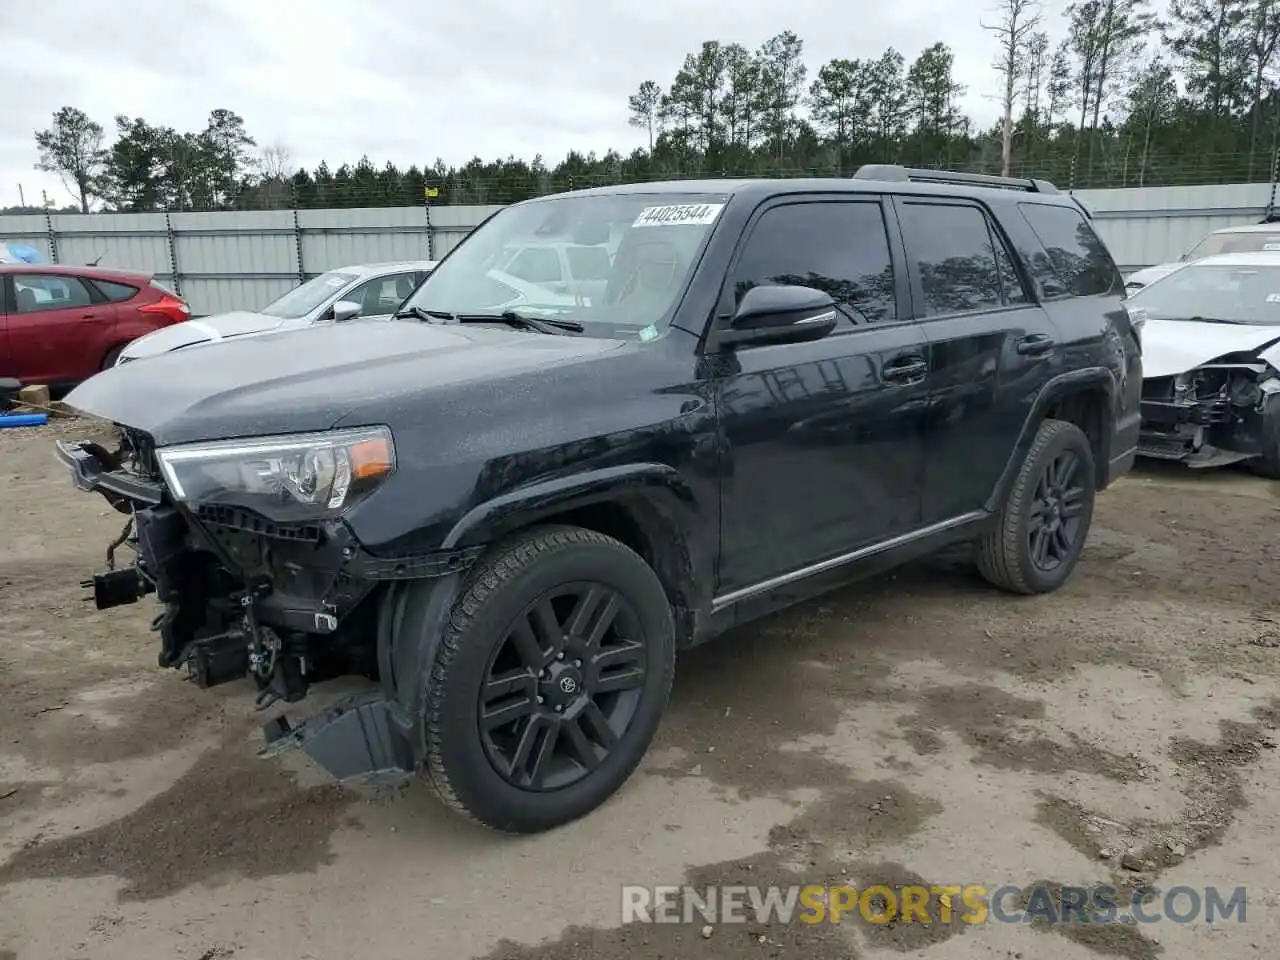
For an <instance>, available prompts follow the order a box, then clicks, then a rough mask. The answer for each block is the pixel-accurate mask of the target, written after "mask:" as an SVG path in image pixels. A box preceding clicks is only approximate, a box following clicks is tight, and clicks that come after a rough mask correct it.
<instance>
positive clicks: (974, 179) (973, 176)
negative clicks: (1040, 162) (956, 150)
mask: <svg viewBox="0 0 1280 960" xmlns="http://www.w3.org/2000/svg"><path fill="white" fill-rule="evenodd" d="M853 179H855V180H889V181H893V182H897V183H910V182H915V183H954V184H957V185H961V186H969V187H996V188H998V189H1001V190H1025V191H1027V192H1028V193H1058V192H1059V191H1058V188H1057V187H1055V186H1054V185H1053V184H1052V183H1050V182H1049V181H1048V180H1035V179H1031V178H1024V177H995V176H991V175H990V174H986V173H957V172H956V171H954V170H923V169H919V168H916V167H904V166H902V165H901V164H897V163H865V164H863V165H862V166H861V167H859V168H858V170H857V172H856V173H855V174H854V175H853Z"/></svg>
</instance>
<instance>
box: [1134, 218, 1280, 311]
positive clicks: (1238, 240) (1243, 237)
mask: <svg viewBox="0 0 1280 960" xmlns="http://www.w3.org/2000/svg"><path fill="white" fill-rule="evenodd" d="M1273 250H1280V223H1253V224H1249V225H1247V226H1243V227H1223V228H1222V229H1221V230H1214V231H1212V232H1210V233H1206V234H1205V235H1204V237H1202V238H1201V240H1200V242H1199V243H1197V244H1196V245H1195V246H1194V247H1192V248H1191V249H1190V250H1188V251H1187V252H1186V253H1184V254H1183V255H1182V256H1181V257H1179V258H1178V259H1177V260H1174V261H1172V262H1171V263H1158V264H1156V265H1155V266H1154V267H1146V268H1144V269H1142V270H1138V271H1137V272H1135V273H1131V274H1129V276H1128V277H1126V278H1125V281H1124V288H1125V291H1126V292H1127V293H1130V294H1133V293H1136V292H1137V291H1138V290H1141V289H1142V288H1143V287H1145V286H1146V285H1147V284H1149V283H1154V282H1155V281H1157V280H1159V279H1160V278H1161V277H1165V276H1168V275H1169V274H1170V273H1172V272H1173V271H1174V270H1177V269H1178V268H1179V267H1180V266H1182V265H1183V264H1185V263H1191V262H1192V261H1195V260H1199V259H1201V258H1202V257H1212V256H1216V255H1217V254H1220V253H1259V252H1268V251H1273Z"/></svg>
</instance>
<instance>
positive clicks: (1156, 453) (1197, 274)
mask: <svg viewBox="0 0 1280 960" xmlns="http://www.w3.org/2000/svg"><path fill="white" fill-rule="evenodd" d="M1125 304H1126V307H1127V308H1128V310H1129V315H1130V317H1131V318H1132V320H1133V322H1134V325H1135V327H1136V328H1137V329H1138V330H1139V331H1140V336H1141V338H1142V369H1143V385H1142V432H1141V434H1140V436H1139V441H1138V453H1139V455H1140V456H1146V457H1154V458H1159V459H1162V460H1179V461H1182V462H1184V463H1186V464H1187V465H1188V466H1192V467H1217V466H1223V465H1225V464H1229V463H1235V462H1237V461H1247V462H1248V463H1247V465H1248V466H1250V467H1252V468H1254V469H1255V470H1256V471H1257V472H1259V473H1261V474H1263V475H1265V476H1268V477H1273V478H1280V252H1275V253H1272V252H1266V253H1230V254H1221V255H1218V256H1213V257H1206V258H1204V259H1203V260H1197V261H1195V262H1192V263H1188V264H1186V265H1185V266H1181V267H1179V268H1178V269H1177V270H1174V271H1173V272H1172V273H1169V274H1168V275H1166V276H1164V277H1161V278H1160V279H1158V280H1156V281H1154V282H1153V283H1151V284H1150V285H1148V286H1147V287H1145V288H1143V289H1142V290H1141V291H1139V292H1138V293H1136V294H1134V295H1133V296H1131V297H1130V298H1129V299H1128V300H1127V301H1125Z"/></svg>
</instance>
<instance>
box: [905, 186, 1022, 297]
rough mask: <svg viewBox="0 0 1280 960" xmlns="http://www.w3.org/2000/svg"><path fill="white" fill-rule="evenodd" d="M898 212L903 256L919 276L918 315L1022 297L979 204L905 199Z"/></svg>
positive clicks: (1010, 263) (1006, 254) (1005, 254)
mask: <svg viewBox="0 0 1280 960" xmlns="http://www.w3.org/2000/svg"><path fill="white" fill-rule="evenodd" d="M900 216H901V220H902V234H903V239H904V240H905V242H906V245H907V259H908V260H910V261H911V263H912V265H913V266H914V267H915V270H916V274H917V276H918V277H919V280H920V289H921V293H922V295H923V303H921V305H920V310H919V315H920V316H921V317H922V318H926V319H927V318H929V317H937V316H943V315H946V314H951V313H968V312H971V311H974V310H994V309H997V308H999V307H1003V306H1006V305H1007V304H1013V303H1021V302H1023V301H1025V300H1026V295H1025V293H1024V292H1023V290H1022V283H1021V281H1020V280H1019V279H1018V277H1017V274H1016V273H1014V270H1013V261H1012V258H1010V256H1009V252H1008V251H1007V250H1006V249H1005V247H1004V242H1003V241H1002V240H1001V239H1000V238H999V237H997V236H996V235H995V234H994V233H993V232H992V230H991V226H990V224H989V222H988V220H987V215H986V214H985V213H983V212H982V210H980V209H979V208H978V207H975V206H972V205H970V204H959V203H916V202H912V201H905V202H903V204H902V207H901V211H900Z"/></svg>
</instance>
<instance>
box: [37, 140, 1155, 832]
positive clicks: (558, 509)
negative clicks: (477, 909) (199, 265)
mask: <svg viewBox="0 0 1280 960" xmlns="http://www.w3.org/2000/svg"><path fill="white" fill-rule="evenodd" d="M513 251H518V253H514V254H513ZM530 251H533V252H534V253H533V255H530ZM602 252H603V253H604V254H605V255H606V256H607V261H608V267H609V269H608V270H607V272H606V274H605V277H604V280H603V282H602V283H598V284H597V286H595V287H593V288H591V289H590V290H589V291H588V290H587V289H586V287H585V286H575V284H574V282H572V281H564V280H562V279H559V277H560V271H559V269H558V264H556V266H557V269H556V271H555V273H554V274H552V272H551V270H550V264H548V265H547V269H546V271H545V275H544V274H541V273H540V272H539V271H540V269H541V268H540V267H539V264H538V262H537V258H538V256H540V255H543V254H545V255H546V257H550V258H553V259H558V258H560V257H561V255H563V256H564V258H565V260H566V262H569V263H574V262H575V261H579V262H583V263H590V262H595V263H603V262H604V261H603V260H602V259H601V253H602ZM513 258H514V259H513ZM515 260H521V263H520V264H519V265H518V269H517V265H516V263H515ZM540 279H541V280H542V282H539V280H540ZM1123 291H1124V284H1123V280H1122V279H1121V277H1120V275H1119V273H1118V271H1117V269H1116V266H1115V264H1114V262H1113V261H1112V258H1111V256H1110V255H1109V254H1108V252H1107V250H1106V248H1105V247H1104V245H1103V244H1102V243H1101V242H1100V241H1099V239H1098V237H1097V235H1096V234H1095V233H1094V231H1093V229H1092V228H1091V226H1090V223H1089V215H1088V213H1087V211H1085V210H1084V208H1083V207H1082V206H1080V205H1079V204H1078V203H1076V202H1075V201H1074V200H1073V199H1072V198H1070V197H1068V196H1064V195H1061V194H1059V193H1058V191H1057V190H1056V189H1054V188H1053V186H1052V185H1050V184H1047V183H1044V182H1041V181H1033V180H1011V179H1000V178H990V177H979V176H970V175H963V174H950V173H940V172H936V171H928V172H926V171H918V170H908V169H905V168H903V167H898V166H874V167H864V168H862V169H861V170H860V171H859V172H858V174H857V175H855V176H854V177H852V178H850V179H823V180H732V181H730V180H708V181H700V182H698V181H695V182H676V183H648V184H642V185H632V186H621V187H610V188H604V189H596V190H587V191H582V192H574V193H568V194H562V195H559V196H553V197H546V198H541V199H537V200H531V201H528V202H525V203H520V204H516V205H514V206H510V207H507V208H505V209H503V210H501V211H500V212H498V213H497V214H496V215H494V216H493V217H492V218H490V219H489V220H488V221H486V222H485V223H484V224H483V225H481V226H480V227H478V228H477V229H476V230H475V231H473V232H472V233H471V234H470V235H469V236H468V237H467V238H466V239H465V240H464V241H463V242H462V243H461V244H459V245H458V246H457V247H456V248H455V249H454V250H452V251H451V252H450V253H449V254H448V256H447V257H445V258H444V260H443V261H442V262H441V264H440V266H439V267H438V268H437V269H436V271H435V272H434V273H433V274H432V275H431V276H430V277H429V278H428V279H427V280H426V281H425V282H424V283H423V284H422V285H421V286H420V287H419V288H418V289H417V291H416V292H415V293H414V294H413V295H412V296H411V297H410V298H409V300H408V301H406V303H405V304H404V306H403V307H402V309H401V310H400V312H399V313H398V314H397V315H396V317H394V318H392V319H390V320H386V319H383V320H373V319H370V320H366V321H351V322H348V323H343V324H337V325H329V326H322V327H317V328H314V329H306V330H299V331H292V332H288V333H281V334H269V335H266V336H261V337H255V338H243V339H240V340H238V341H225V342H222V343H218V344H214V345H210V346H206V347H195V348H191V349H188V350H184V351H179V352H177V353H174V354H170V355H166V356H160V357H155V358H151V359H148V360H145V361H142V362H139V363H133V364H128V365H126V366H123V367H116V368H114V369H111V370H107V371H105V372H103V373H101V374H99V375H97V376H95V377H94V378H92V379H91V380H89V381H88V382H86V383H85V384H83V385H82V386H80V387H79V388H78V389H77V390H76V391H75V392H74V393H72V394H71V395H70V396H69V397H68V398H67V402H68V403H69V404H70V405H72V406H73V407H76V408H78V409H80V410H82V411H84V412H86V413H88V414H91V415H95V416H97V417H100V418H104V419H106V420H110V421H112V422H114V423H115V424H116V425H118V427H119V428H120V436H121V437H122V442H121V444H120V447H119V449H115V450H108V449H106V448H105V447H102V446H98V445H93V444H87V443H65V442H64V443H61V444H60V445H59V451H60V455H61V457H62V458H63V460H64V461H65V462H66V463H67V464H68V466H69V467H70V468H71V470H72V472H73V476H74V480H75V483H76V485H77V486H78V487H80V488H81V489H84V490H97V491H100V492H101V493H102V494H104V495H105V496H106V498H107V499H108V500H109V501H110V502H111V503H112V504H113V505H114V506H115V507H116V508H117V509H119V510H120V511H121V512H122V513H125V514H127V515H128V517H129V522H128V524H127V525H126V527H125V530H124V532H123V533H122V534H121V537H120V539H119V541H117V543H118V544H120V545H127V546H131V547H132V548H133V550H134V553H135V556H136V559H134V560H132V561H131V562H130V563H129V564H127V565H121V566H116V565H115V563H114V562H112V561H111V556H112V554H111V553H109V554H108V570H107V572H105V573H101V574H99V575H97V576H96V577H95V578H94V579H93V580H92V581H89V583H90V584H91V585H92V586H93V589H94V594H95V598H96V601H97V604H98V606H99V607H100V608H105V607H109V606H113V605H116V604H120V603H129V602H133V601H135V600H137V599H139V598H141V597H142V596H144V595H146V594H148V593H151V592H154V593H155V594H156V595H157V598H158V600H159V602H160V604H161V605H162V608H163V609H162V612H161V614H160V615H159V616H158V617H157V619H156V624H155V626H156V629H157V630H158V632H159V634H160V655H159V661H160V664H161V666H165V667H183V668H185V669H186V670H187V671H189V673H190V675H191V676H192V677H193V678H194V679H195V680H196V681H197V683H198V684H199V685H200V686H204V687H208V686H213V685H215V684H220V683H223V682H226V681H229V680H233V679H237V678H242V677H245V676H250V677H252V679H253V680H254V681H255V682H256V684H257V687H258V689H259V702H260V704H261V705H262V706H263V707H266V706H268V705H270V704H271V703H273V702H276V701H286V702H293V701H297V700H299V699H301V698H302V697H303V696H305V695H306V693H307V690H308V687H309V685H311V684H313V683H316V682H318V681H321V680H324V679H328V678H332V677H335V676H339V675H343V674H357V675H363V676H366V677H368V678H370V679H371V680H373V681H375V682H376V686H374V685H373V684H371V685H370V687H371V689H370V692H368V693H367V694H361V695H359V696H348V697H346V698H343V699H339V700H337V701H335V702H333V703H332V704H331V705H329V706H328V707H326V708H325V709H323V710H321V711H320V712H319V713H317V714H316V715H315V716H313V717H312V718H311V719H310V720H308V721H307V722H305V723H303V724H301V725H300V726H297V727H291V726H290V725H289V723H288V721H287V720H286V719H285V718H284V717H282V716H281V717H276V718H275V719H273V720H271V721H270V722H268V723H267V724H265V732H266V734H267V739H268V741H269V742H271V743H272V744H274V745H279V746H283V745H287V744H298V745H301V746H303V747H304V748H305V750H306V751H307V752H308V753H309V754H310V755H311V756H312V757H313V758H314V759H315V760H316V761H317V762H318V763H320V764H321V765H322V766H323V767H325V768H326V769H327V770H328V771H330V772H331V773H332V774H333V775H334V776H336V777H339V778H343V779H345V778H348V777H355V776H360V777H362V778H363V777H370V776H387V775H399V776H404V775H407V774H408V773H410V772H412V771H419V770H420V771H422V772H423V774H424V775H425V777H426V779H427V780H429V781H430V783H431V784H432V785H433V786H434V787H435V789H436V791H437V792H438V793H439V795H440V796H441V797H442V798H443V799H444V800H445V801H446V802H447V803H448V804H450V805H451V806H453V807H454V808H456V809H457V810H459V811H462V812H465V813H467V814H470V815H471V816H472V817H474V818H475V819H477V820H479V821H481V822H483V823H485V824H487V825H489V826H491V827H494V828H497V829H502V830H508V831H537V830H543V829H547V828H550V827H553V826H556V825H558V824H562V823H565V822H567V821H570V820H572V819H574V818H576V817H579V816H581V815H583V814H585V813H587V812H588V811H590V810H592V809H593V808H595V807H596V806H598V805H599V804H600V803H602V802H603V801H604V800H606V799H607V798H608V797H609V796H610V795H611V794H613V793H614V792H615V791H616V790H617V789H618V788H619V787H620V786H621V785H622V784H623V782H624V781H625V780H626V779H627V778H628V776H629V775H630V773H631V772H632V770H633V769H634V768H635V767H636V765H637V764H638V763H639V761H640V759H641V757H642V756H643V754H644V753H645V751H646V749H647V747H648V745H649V743H650V741H651V738H652V736H653V734H654V731H655V729H656V728H657V726H658V722H659V718H660V716H661V714H662V711H663V708H664V705H665V704H666V701H667V698H668V692H669V690H670V687H671V681H672V674H673V671H674V667H675V657H676V651H677V650H679V649H681V648H684V647H688V646H691V645H693V644H697V643H700V642H702V641H704V640H706V639H708V638H709V637H711V636H712V635H714V634H716V633H718V632H720V631H723V630H724V629H725V628H727V627H730V626H732V625H735V624H741V623H744V622H747V621H749V620H751V619H752V618H755V617H758V616H760V615H762V614H764V613H766V612H769V611H772V610H776V609H778V608H779V607H782V606H785V605H787V604H791V603H795V602H797V601H800V600H804V599H806V598H808V597H812V596H814V595H815V594H818V593H820V592H822V591H825V590H827V589H830V588H831V587H833V586H836V585H839V584H842V583H846V582H848V581H850V580H852V579H855V578H857V577H861V576H865V575H866V574H869V573H872V572H875V571H880V570H884V569H886V568H888V567H891V566H894V565H897V564H901V563H903V562H904V561H907V560H910V559H912V558H915V557H918V556H921V555H922V554H926V553H929V552H931V551H936V550H938V549H939V548H942V547H944V546H954V545H957V544H963V543H972V544H974V545H975V552H974V555H975V557H976V562H977V565H978V567H979V568H980V570H981V571H982V573H983V574H984V575H985V576H986V578H987V579H988V580H990V581H991V582H992V583H994V584H996V585H997V586H999V587H1002V588H1004V589H1006V590H1008V591H1011V592H1014V593H1023V594H1030V593H1039V592H1044V591H1049V590H1053V589H1055V588H1057V587H1059V586H1060V585H1061V584H1062V583H1063V582H1064V581H1065V580H1066V578H1067V577H1068V575H1069V574H1070V572H1071V570H1072V568H1073V566H1074V565H1075V563H1076V559H1077V557H1078V556H1079V554H1080V550H1081V547H1082V545H1083V544H1084V541H1085V537H1086V534H1087V532H1088V529H1089V524H1090V520H1091V517H1092V513H1093V506H1094V495H1095V493H1096V491H1098V490H1100V489H1102V488H1103V487H1105V486H1106V485H1107V484H1108V483H1110V482H1111V481H1113V480H1114V479H1115V478H1116V477H1118V476H1120V475H1121V474H1123V473H1124V472H1126V471H1127V470H1128V469H1129V468H1130V465H1131V464H1132V462H1133V458H1134V453H1135V449H1136V443H1137V433H1138V423H1139V414H1138V402H1139V391H1140V387H1141V383H1142V367H1141V357H1140V352H1141V351H1140V345H1139V341H1138V337H1137V335H1136V333H1135V330H1134V329H1133V327H1132V326H1131V325H1130V323H1129V319H1128V316H1127V314H1126V311H1125V309H1124V306H1123V305H1122V303H1121V300H1122V296H1123ZM757 693H758V694H763V691H758V692H757Z"/></svg>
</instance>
